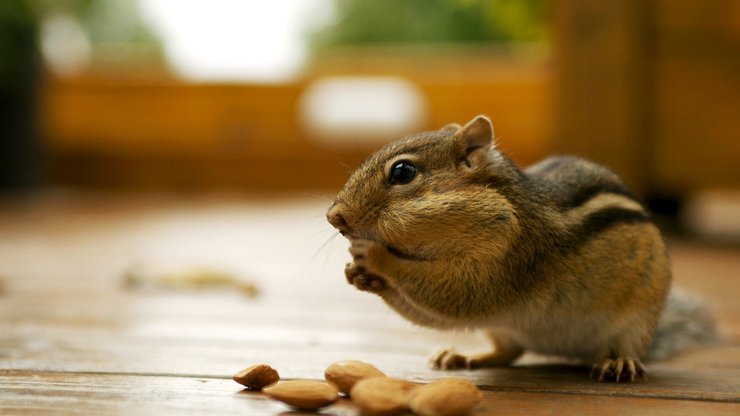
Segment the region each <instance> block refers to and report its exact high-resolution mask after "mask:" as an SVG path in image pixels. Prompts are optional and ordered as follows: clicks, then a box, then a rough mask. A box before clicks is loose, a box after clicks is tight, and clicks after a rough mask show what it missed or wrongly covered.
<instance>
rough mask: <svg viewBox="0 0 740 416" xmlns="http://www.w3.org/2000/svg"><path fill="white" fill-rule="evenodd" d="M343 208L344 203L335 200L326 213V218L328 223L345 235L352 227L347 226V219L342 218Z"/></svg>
mask: <svg viewBox="0 0 740 416" xmlns="http://www.w3.org/2000/svg"><path fill="white" fill-rule="evenodd" d="M343 210H344V205H343V204H341V203H339V204H338V203H336V202H335V203H334V204H332V206H331V208H329V211H328V212H327V213H326V219H327V220H328V221H329V224H331V225H332V226H334V228H336V229H337V230H339V233H340V234H342V235H346V234H347V233H349V232H350V231H351V230H352V228H351V227H350V226H349V223H347V220H346V219H345V218H344V214H343V212H342V211H343Z"/></svg>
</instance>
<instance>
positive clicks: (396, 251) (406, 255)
mask: <svg viewBox="0 0 740 416" xmlns="http://www.w3.org/2000/svg"><path fill="white" fill-rule="evenodd" d="M384 245H385V248H386V249H387V250H388V252H389V253H391V254H393V255H394V256H397V257H400V258H402V259H405V260H413V261H429V260H431V259H429V258H427V257H423V256H419V255H416V254H412V253H409V252H406V251H402V250H401V249H399V248H398V247H395V246H392V245H389V244H384Z"/></svg>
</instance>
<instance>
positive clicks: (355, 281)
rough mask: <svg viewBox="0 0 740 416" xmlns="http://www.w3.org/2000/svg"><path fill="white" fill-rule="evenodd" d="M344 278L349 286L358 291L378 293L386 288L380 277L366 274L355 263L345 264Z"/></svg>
mask: <svg viewBox="0 0 740 416" xmlns="http://www.w3.org/2000/svg"><path fill="white" fill-rule="evenodd" d="M344 276H345V277H346V278H347V282H348V283H349V284H351V285H352V286H354V287H356V288H357V289H359V290H364V291H367V292H374V293H378V292H381V291H383V290H385V289H386V287H387V285H386V283H385V280H384V279H383V278H382V277H380V276H376V275H373V274H370V273H368V272H367V270H365V268H364V267H362V266H359V265H357V264H356V263H355V262H352V263H347V265H346V266H345V267H344Z"/></svg>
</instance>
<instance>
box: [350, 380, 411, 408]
mask: <svg viewBox="0 0 740 416" xmlns="http://www.w3.org/2000/svg"><path fill="white" fill-rule="evenodd" d="M416 387H417V384H416V383H412V382H410V381H406V380H401V379H396V378H389V377H373V378H366V379H363V380H360V381H358V382H357V383H356V384H355V385H354V387H352V390H351V391H350V396H351V397H352V402H353V403H354V404H355V405H357V407H359V408H360V412H361V414H362V415H365V416H394V415H399V414H401V413H403V412H405V411H406V410H407V409H408V396H409V392H411V391H412V390H413V389H415V388H416Z"/></svg>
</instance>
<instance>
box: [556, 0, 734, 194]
mask: <svg viewBox="0 0 740 416" xmlns="http://www.w3.org/2000/svg"><path fill="white" fill-rule="evenodd" d="M555 4H556V7H555V15H554V16H555V25H554V27H555V32H556V33H555V34H556V37H555V38H556V61H557V65H556V67H557V71H556V72H557V74H556V80H557V81H556V93H555V96H556V102H557V104H556V107H555V108H556V109H557V110H556V113H557V114H556V116H555V119H556V127H555V136H554V141H555V144H554V146H555V148H556V149H558V150H561V151H564V152H572V153H577V154H580V155H583V156H586V157H590V158H592V159H595V160H598V161H600V162H602V163H606V164H608V165H610V166H611V167H612V168H614V169H615V170H617V171H618V172H619V173H620V174H621V175H622V176H623V177H625V179H626V180H627V181H628V182H629V183H630V185H631V186H632V187H633V188H634V189H636V190H637V191H638V192H640V193H642V194H644V195H655V196H666V195H668V196H681V195H683V194H686V193H689V192H691V191H692V190H697V189H706V188H737V187H739V186H740V2H737V1H735V0H675V1H674V0H650V1H646V0H625V1H619V2H605V1H600V0H572V1H558V2H555Z"/></svg>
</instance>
